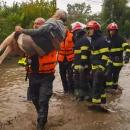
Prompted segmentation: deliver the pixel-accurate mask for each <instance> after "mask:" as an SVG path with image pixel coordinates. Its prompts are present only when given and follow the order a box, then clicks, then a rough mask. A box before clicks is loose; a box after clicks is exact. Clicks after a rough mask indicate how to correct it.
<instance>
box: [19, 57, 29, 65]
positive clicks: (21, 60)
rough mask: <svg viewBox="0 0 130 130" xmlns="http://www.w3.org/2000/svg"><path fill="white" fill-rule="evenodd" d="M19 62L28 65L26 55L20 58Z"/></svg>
mask: <svg viewBox="0 0 130 130" xmlns="http://www.w3.org/2000/svg"><path fill="white" fill-rule="evenodd" d="M18 64H19V65H24V66H26V65H27V59H26V57H24V58H21V59H19V60H18Z"/></svg>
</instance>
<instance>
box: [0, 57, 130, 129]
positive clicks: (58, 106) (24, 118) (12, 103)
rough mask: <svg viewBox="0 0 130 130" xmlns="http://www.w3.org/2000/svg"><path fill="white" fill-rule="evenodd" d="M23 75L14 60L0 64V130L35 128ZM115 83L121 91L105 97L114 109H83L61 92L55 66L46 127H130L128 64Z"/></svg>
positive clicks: (84, 103) (34, 116) (85, 104)
mask: <svg viewBox="0 0 130 130" xmlns="http://www.w3.org/2000/svg"><path fill="white" fill-rule="evenodd" d="M24 78H25V71H24V68H23V67H20V66H18V65H17V59H8V60H7V61H6V62H5V63H4V64H3V65H1V66H0V130H36V116H37V115H36V112H35V109H34V106H33V105H32V104H31V102H28V101H27V100H26V91H27V87H28V82H25V81H24ZM119 83H120V86H121V87H123V93H122V94H121V95H118V96H117V95H111V98H108V102H109V103H108V105H109V106H110V107H111V108H112V109H113V110H115V112H114V113H110V114H106V113H100V112H93V111H90V110H88V109H87V105H88V103H87V102H85V101H84V102H77V101H75V100H74V99H73V96H71V95H64V94H63V93H62V85H61V80H60V76H59V73H58V69H57V71H56V78H55V81H54V95H53V96H52V98H51V101H50V109H49V117H48V123H47V125H46V130H130V64H128V65H125V66H124V67H123V69H122V71H121V74H120V81H119Z"/></svg>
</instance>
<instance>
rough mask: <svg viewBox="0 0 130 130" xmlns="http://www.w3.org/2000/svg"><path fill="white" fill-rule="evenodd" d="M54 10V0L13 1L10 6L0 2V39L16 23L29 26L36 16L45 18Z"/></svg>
mask: <svg viewBox="0 0 130 130" xmlns="http://www.w3.org/2000/svg"><path fill="white" fill-rule="evenodd" d="M55 10H56V5H55V2H54V1H46V0H36V1H35V2H34V1H33V0H30V1H29V2H28V3H27V2H26V3H25V2H23V3H18V2H14V3H13V5H12V6H8V5H7V4H6V2H3V1H2V2H0V36H1V37H0V41H2V40H3V39H4V38H5V37H6V36H7V35H8V34H10V33H11V32H12V31H13V30H14V27H15V26H16V25H21V26H22V27H24V28H31V27H32V23H33V20H34V19H35V18H36V17H43V18H45V19H47V18H49V17H50V16H52V15H53V14H54V12H55Z"/></svg>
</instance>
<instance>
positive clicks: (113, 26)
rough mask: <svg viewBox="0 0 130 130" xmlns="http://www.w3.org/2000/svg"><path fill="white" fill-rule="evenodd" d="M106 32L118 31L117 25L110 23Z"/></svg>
mask: <svg viewBox="0 0 130 130" xmlns="http://www.w3.org/2000/svg"><path fill="white" fill-rule="evenodd" d="M107 30H118V25H117V24H116V23H110V24H108V26H107Z"/></svg>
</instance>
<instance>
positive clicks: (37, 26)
mask: <svg viewBox="0 0 130 130" xmlns="http://www.w3.org/2000/svg"><path fill="white" fill-rule="evenodd" d="M43 24H44V23H43V22H41V21H39V20H35V21H34V24H33V28H34V29H37V28H39V27H41V26H42V25H43Z"/></svg>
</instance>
